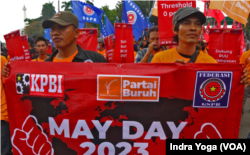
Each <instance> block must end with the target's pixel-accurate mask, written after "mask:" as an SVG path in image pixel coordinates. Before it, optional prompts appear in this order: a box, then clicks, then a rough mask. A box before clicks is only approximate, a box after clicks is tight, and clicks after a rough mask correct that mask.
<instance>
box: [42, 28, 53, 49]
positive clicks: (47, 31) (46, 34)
mask: <svg viewBox="0 0 250 155" xmlns="http://www.w3.org/2000/svg"><path fill="white" fill-rule="evenodd" d="M44 38H45V39H48V40H49V42H50V43H51V44H52V46H55V45H54V43H53V41H52V39H51V36H50V29H44Z"/></svg>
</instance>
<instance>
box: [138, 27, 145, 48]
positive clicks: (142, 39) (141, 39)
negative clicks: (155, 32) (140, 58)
mask: <svg viewBox="0 0 250 155" xmlns="http://www.w3.org/2000/svg"><path fill="white" fill-rule="evenodd" d="M146 33H147V31H145V30H143V35H142V38H141V42H140V44H139V47H138V50H139V49H140V47H141V43H142V41H143V38H144V37H145V35H146Z"/></svg>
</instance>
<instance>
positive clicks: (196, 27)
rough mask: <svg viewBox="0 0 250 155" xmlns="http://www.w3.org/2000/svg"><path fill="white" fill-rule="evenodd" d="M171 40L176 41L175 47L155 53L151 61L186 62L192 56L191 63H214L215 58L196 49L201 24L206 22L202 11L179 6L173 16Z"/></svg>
mask: <svg viewBox="0 0 250 155" xmlns="http://www.w3.org/2000/svg"><path fill="white" fill-rule="evenodd" d="M172 22H173V32H174V34H175V36H174V37H173V41H175V42H177V43H178V46H177V47H176V48H172V49H169V50H167V51H164V52H160V53H157V54H156V55H155V56H154V58H153V59H152V61H151V62H161V63H167V62H180V63H187V62H189V61H190V60H191V61H192V60H193V59H190V58H191V57H192V56H193V57H195V60H193V63H194V62H196V63H216V60H215V59H214V58H212V57H211V56H209V55H208V54H204V53H203V52H201V53H200V52H198V51H196V43H197V42H198V40H199V36H200V34H201V29H202V24H204V23H205V22H206V17H205V16H204V14H203V13H202V12H200V11H199V10H197V9H195V8H193V7H185V8H180V9H179V10H178V11H177V12H176V13H175V15H174V17H173V21H172Z"/></svg>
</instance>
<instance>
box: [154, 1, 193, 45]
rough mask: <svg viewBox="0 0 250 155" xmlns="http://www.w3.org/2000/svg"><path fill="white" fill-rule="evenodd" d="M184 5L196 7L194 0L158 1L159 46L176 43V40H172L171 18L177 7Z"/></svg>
mask: <svg viewBox="0 0 250 155" xmlns="http://www.w3.org/2000/svg"><path fill="white" fill-rule="evenodd" d="M184 7H194V8H196V1H169V0H164V1H158V24H159V25H158V26H159V39H160V40H159V43H160V46H163V45H176V44H177V42H173V36H174V32H173V30H172V27H173V23H172V19H173V17H174V13H175V12H176V11H177V10H178V9H179V8H184Z"/></svg>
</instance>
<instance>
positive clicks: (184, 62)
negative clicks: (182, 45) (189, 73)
mask: <svg viewBox="0 0 250 155" xmlns="http://www.w3.org/2000/svg"><path fill="white" fill-rule="evenodd" d="M173 63H181V64H186V63H187V60H184V59H176V60H175V61H174V62H173Z"/></svg>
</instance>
